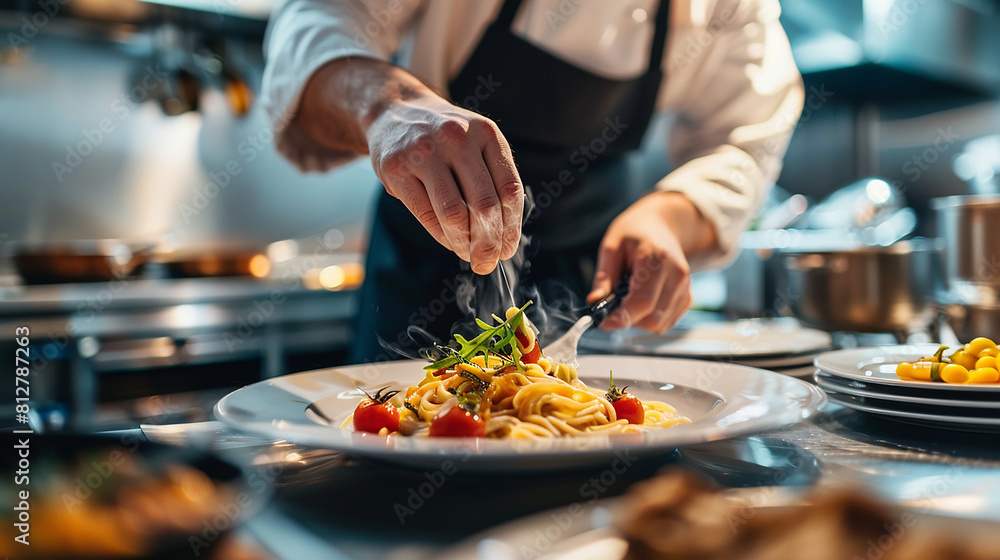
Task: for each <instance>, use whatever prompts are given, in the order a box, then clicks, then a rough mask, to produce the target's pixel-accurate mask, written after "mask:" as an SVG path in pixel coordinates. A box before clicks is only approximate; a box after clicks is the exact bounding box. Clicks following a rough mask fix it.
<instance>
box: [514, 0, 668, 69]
mask: <svg viewBox="0 0 1000 560" xmlns="http://www.w3.org/2000/svg"><path fill="white" fill-rule="evenodd" d="M522 1H523V0H504V3H503V6H502V7H501V8H500V14H499V15H498V16H497V19H496V21H495V22H494V23H495V25H497V26H499V27H501V28H503V29H508V30H509V29H511V27H513V25H514V17H515V16H516V15H517V10H518V9H520V8H521V2H522ZM669 18H670V1H669V0H660V5H659V6H658V7H657V9H656V28H655V29H656V31H655V33H654V34H653V50H652V52H651V53H650V54H649V68H647V72H655V71H656V70H659V68H660V65H661V64H663V50H664V47H666V44H667V27H668V25H667V20H668V19H669Z"/></svg>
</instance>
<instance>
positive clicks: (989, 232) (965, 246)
mask: <svg viewBox="0 0 1000 560" xmlns="http://www.w3.org/2000/svg"><path fill="white" fill-rule="evenodd" d="M931 207H933V208H934V210H936V211H937V228H938V235H939V236H940V237H941V238H942V239H943V240H944V290H945V293H944V294H942V296H941V299H943V300H946V301H948V302H949V303H951V302H959V303H972V304H992V303H1000V196H997V195H975V196H949V197H945V198H935V199H934V200H932V201H931Z"/></svg>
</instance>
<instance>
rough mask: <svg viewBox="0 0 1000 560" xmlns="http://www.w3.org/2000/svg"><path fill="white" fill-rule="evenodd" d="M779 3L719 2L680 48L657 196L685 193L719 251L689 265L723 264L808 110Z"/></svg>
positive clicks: (670, 72) (670, 75) (673, 66)
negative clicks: (667, 157)
mask: <svg viewBox="0 0 1000 560" xmlns="http://www.w3.org/2000/svg"><path fill="white" fill-rule="evenodd" d="M779 15H780V8H779V7H778V2H777V1H776V0H742V1H740V0H720V1H719V2H718V4H717V5H716V7H715V10H714V12H713V13H712V14H711V17H710V18H709V21H708V22H707V25H705V26H704V27H702V28H701V29H700V30H699V31H698V32H697V33H693V34H692V35H691V36H690V37H688V39H687V41H686V43H688V44H677V45H675V46H674V47H673V50H674V52H673V53H672V54H671V56H670V58H669V62H668V67H667V80H672V79H683V80H684V83H683V84H681V85H680V86H678V87H679V91H681V92H682V93H681V94H680V95H679V96H678V98H677V99H675V100H674V103H675V104H676V105H675V106H676V108H677V111H676V116H675V120H674V126H673V127H672V129H671V136H670V143H669V144H670V151H671V160H672V161H673V162H674V163H675V165H677V167H676V168H675V170H674V171H673V172H671V173H670V174H668V175H667V176H666V177H665V178H663V179H662V180H661V181H660V182H659V183H658V184H657V188H658V189H659V190H663V191H673V192H680V193H682V194H684V195H685V196H686V197H687V198H688V199H689V200H691V202H692V203H694V205H695V206H696V207H697V208H698V209H699V210H700V211H701V213H702V215H704V216H705V217H706V218H707V219H708V220H710V221H711V222H712V224H713V225H714V226H715V229H716V232H717V234H718V239H719V245H718V247H717V248H716V249H715V250H714V251H712V252H710V254H707V255H702V256H699V257H698V258H696V259H693V260H692V266H693V267H695V268H699V269H701V268H707V267H714V266H723V265H725V264H726V263H728V262H729V260H730V259H731V258H732V257H733V255H734V254H735V252H736V250H737V248H738V242H739V236H740V234H741V233H742V232H743V231H744V230H745V229H746V228H747V226H748V225H749V222H750V220H751V219H752V218H753V216H754V215H755V213H756V212H757V211H758V210H759V208H760V206H761V204H762V203H763V201H764V199H765V197H766V195H767V191H768V189H769V188H770V186H771V185H772V184H773V182H774V181H775V180H776V179H777V177H778V174H779V172H780V171H781V163H782V158H783V157H784V154H785V150H786V148H787V146H788V141H789V139H790V138H791V135H792V132H793V131H794V129H795V124H796V122H797V121H798V118H799V114H800V113H801V111H802V104H803V98H804V93H803V86H802V78H801V76H800V75H799V72H798V69H797V68H796V66H795V62H794V60H793V59H792V54H791V48H790V46H789V44H788V38H787V37H786V35H785V32H784V30H783V29H782V27H781V24H780V23H779V22H778V16H779Z"/></svg>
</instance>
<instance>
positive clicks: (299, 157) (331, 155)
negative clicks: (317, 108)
mask: <svg viewBox="0 0 1000 560" xmlns="http://www.w3.org/2000/svg"><path fill="white" fill-rule="evenodd" d="M420 5H421V0H286V1H285V2H284V4H282V5H281V6H280V7H279V8H278V9H277V10H275V12H274V14H273V15H272V16H271V21H270V22H269V24H268V29H267V34H266V36H265V38H264V54H265V58H266V59H267V66H266V67H265V70H264V79H263V82H262V85H261V104H262V105H263V107H264V108H265V109H266V110H267V113H268V115H269V117H270V119H271V126H272V127H273V129H274V133H275V142H276V146H277V148H278V151H279V152H281V154H282V155H284V156H285V157H286V158H288V159H289V160H290V161H291V162H292V163H294V164H295V165H296V166H297V167H298V168H299V169H301V170H303V171H326V170H328V169H330V168H331V167H334V166H336V165H339V164H341V163H346V162H347V161H349V160H351V159H352V158H354V157H355V156H356V154H352V153H348V152H333V151H331V150H329V149H328V148H325V147H323V146H320V145H319V144H317V143H315V142H314V141H312V140H311V139H310V138H308V137H307V136H306V135H305V134H304V133H302V131H301V130H298V129H297V127H296V126H295V124H294V122H292V120H293V119H294V117H295V113H296V112H297V111H298V107H299V100H300V98H301V96H302V90H303V88H304V87H305V85H306V83H307V82H308V80H309V78H310V77H312V75H313V74H314V73H315V72H316V71H317V70H319V68H320V67H321V66H323V65H324V64H326V63H328V62H330V61H332V60H336V59H339V58H345V57H368V58H375V59H379V60H389V58H390V57H391V56H392V55H393V54H394V53H395V52H396V50H397V49H398V48H399V45H400V42H401V41H402V37H403V35H404V34H405V32H406V29H407V27H408V25H409V23H410V22H411V20H412V18H413V15H414V13H415V12H416V11H417V9H418V8H419V7H420Z"/></svg>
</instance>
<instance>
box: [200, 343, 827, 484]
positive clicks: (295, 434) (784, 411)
mask: <svg viewBox="0 0 1000 560" xmlns="http://www.w3.org/2000/svg"><path fill="white" fill-rule="evenodd" d="M601 358H614V359H615V360H616V361H621V360H625V361H626V362H628V361H636V362H640V361H642V362H648V361H650V360H652V361H655V362H662V363H663V364H670V365H672V366H674V367H675V368H676V369H677V370H678V371H679V370H681V368H682V367H683V366H685V365H688V366H694V367H698V366H701V367H704V366H706V365H708V364H711V362H705V361H704V360H693V359H683V358H667V357H650V356H617V355H597V356H595V355H590V356H581V357H580V361H581V363H582V364H585V362H586V361H592V360H593V361H596V360H597V359H601ZM394 363H395V364H406V367H410V366H417V365H418V364H420V367H422V362H420V361H416V360H400V361H397V362H384V364H394ZM711 365H713V366H716V367H723V368H727V369H728V368H737V369H739V370H741V371H744V372H745V375H747V376H753V377H755V378H756V381H757V382H758V383H760V382H769V383H772V384H777V385H776V386H777V387H781V388H782V391H786V392H787V391H788V390H790V389H791V388H793V387H794V388H796V389H797V390H798V391H801V395H799V396H796V397H795V398H791V397H789V398H786V399H785V400H786V401H787V402H786V405H785V406H784V407H779V406H775V407H774V410H772V411H771V412H770V413H769V414H766V415H764V416H761V417H755V418H751V419H749V420H746V421H743V422H736V423H731V424H727V425H725V426H718V425H716V424H708V425H703V426H700V428H701V429H685V428H686V426H678V427H674V428H669V429H664V430H662V432H657V431H649V432H645V433H644V434H642V437H641V440H640V439H639V438H631V437H629V436H621V437H622V438H623V439H620V440H618V441H608V442H605V443H606V445H605V446H603V447H586V446H581V445H580V443H576V444H575V445H574V443H573V442H575V441H577V440H580V438H554V439H553V440H541V441H542V442H543V443H537V444H535V447H534V448H531V447H530V446H520V443H519V442H517V443H514V442H512V441H511V440H486V439H482V438H461V439H455V440H450V441H437V440H431V441H427V440H423V441H422V442H421V441H413V440H408V441H410V443H407V444H404V445H401V446H397V445H395V442H396V441H397V440H398V439H399V438H392V439H391V440H390V438H389V436H375V435H368V434H364V435H361V434H355V433H353V432H346V431H341V430H339V429H336V428H333V429H331V427H330V426H322V425H319V424H316V423H314V422H311V421H310V422H309V423H308V424H304V423H296V422H294V421H288V419H278V418H273V419H271V420H270V421H251V420H248V419H246V418H244V419H240V418H239V416H240V414H239V412H238V411H239V410H243V409H242V407H239V406H238V402H239V399H240V398H243V397H246V395H248V394H249V393H247V392H248V391H260V390H262V388H263V387H267V386H268V385H269V384H270V385H273V384H274V383H275V382H276V381H277V380H280V379H282V378H285V379H292V376H310V375H312V376H315V375H319V374H321V373H320V372H330V371H331V370H344V369H347V368H350V367H352V366H343V367H339V368H324V369H319V370H311V371H306V372H300V373H296V374H291V375H289V376H282V377H278V378H272V379H268V380H263V381H259V382H257V383H254V384H252V385H248V386H246V387H243V388H241V389H237V390H236V391H233V392H231V393H229V394H228V395H226V396H225V397H223V398H222V399H220V400H219V402H218V403H216V406H215V409H214V413H215V416H216V418H218V419H219V420H220V421H222V422H223V423H225V424H227V425H229V426H232V427H234V428H236V429H239V430H243V431H248V432H252V433H256V434H258V435H262V436H265V437H268V438H272V439H284V440H287V441H292V442H295V443H299V444H304V445H311V446H316V447H321V448H326V449H334V450H337V451H342V452H345V453H348V454H352V455H356V456H365V457H368V458H376V459H388V460H410V461H418V462H419V461H425V460H434V461H436V462H440V461H441V460H442V459H446V458H447V457H449V456H454V454H455V453H457V452H458V451H460V450H461V451H463V452H470V451H471V452H472V458H474V459H476V461H472V460H468V461H466V464H467V465H471V464H473V463H475V462H478V461H486V462H488V461H490V460H491V459H494V460H495V459H497V458H514V457H516V458H523V459H534V460H540V461H541V462H542V463H545V462H546V461H548V460H551V459H553V458H555V459H558V458H559V457H561V456H568V457H572V458H579V459H582V460H585V459H588V458H589V459H597V458H604V457H608V456H612V455H613V454H614V453H615V452H618V451H622V452H624V451H630V452H636V453H644V454H649V453H656V452H665V451H669V450H672V449H675V448H676V447H678V446H680V445H689V444H693V443H700V442H707V441H716V440H719V439H726V438H730V437H735V436H738V435H744V434H747V433H753V432H758V431H762V430H769V429H775V428H778V427H781V426H785V425H789V424H793V423H796V422H800V421H803V420H805V419H807V418H809V417H811V416H812V415H814V414H815V413H816V412H817V411H818V410H819V409H820V408H822V407H823V406H824V405H825V404H826V402H827V399H826V394H825V392H824V391H823V390H822V389H820V388H818V387H816V386H815V385H813V384H811V383H809V382H807V381H804V380H802V379H798V378H794V377H790V376H786V375H782V374H780V373H775V372H771V371H767V370H763V369H758V368H751V367H747V366H739V365H733V364H711ZM353 367H356V368H359V367H365V364H362V365H355V366H353ZM393 367H397V366H393ZM398 367H403V366H398ZM619 367H622V368H623V369H625V368H627V367H628V365H624V366H619ZM415 371H419V369H418V370H415ZM649 374H650V375H651V376H659V377H651V379H650V381H651V382H654V383H676V381H677V379H676V378H675V379H673V380H671V379H670V376H671V375H674V371H672V370H670V369H667V370H663V369H660V370H658V371H656V370H654V371H650V372H649ZM683 374H684V375H688V376H690V375H694V373H693V372H689V371H686V370H685V371H684V372H683ZM727 377H728V376H727V375H723V376H722V378H727ZM347 378H348V377H345V379H347ZM750 379H751V378H750V377H748V378H747V380H750ZM713 383H714V381H713ZM681 386H684V387H688V385H686V384H681ZM344 388H346V387H344ZM278 389H279V390H281V391H285V390H284V389H281V388H280V387H279V388H278ZM698 389H700V390H702V391H705V392H708V393H714V394H718V393H719V387H718V386H713V385H709V386H707V387H698ZM336 390H341V389H336ZM336 390H334V391H328V392H327V394H326V395H319V396H317V397H316V399H313V400H312V401H310V402H306V400H304V399H303V400H302V401H301V402H302V405H301V407H302V409H303V417H304V411H305V409H307V408H308V406H309V405H310V404H312V402H315V400H318V399H319V398H323V397H324V396H329V395H330V394H335V392H336ZM285 394H287V395H292V393H290V392H288V391H285ZM726 398H729V402H732V400H733V397H732V396H729V397H724V399H726ZM748 400H749V399H748ZM743 406H748V405H746V404H744V405H741V406H740V407H737V408H735V409H734V410H738V409H740V408H742V407H743ZM721 410H725V408H723V409H721ZM234 416H235V417H234ZM293 420H299V419H293ZM609 437H612V436H606V435H605V436H596V438H594V439H597V438H609ZM626 438H627V439H626ZM590 439H591V438H585V439H584V440H582V441H587V440H590ZM601 441H603V440H598V441H597V443H598V444H599V443H601ZM498 444H499V445H498ZM515 445H519V446H520V447H521V448H520V449H518V448H515ZM525 447H527V449H525ZM522 462H523V461H522ZM556 462H557V463H558V462H559V461H556ZM564 462H565V461H564ZM414 464H415V466H423V465H418V464H417V463H414ZM500 468H504V469H506V468H507V466H504V467H500ZM522 468H525V469H526V470H544V469H548V468H553V467H551V466H549V467H539V466H535V467H530V466H526V467H522Z"/></svg>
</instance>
